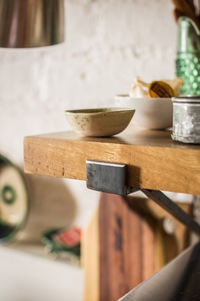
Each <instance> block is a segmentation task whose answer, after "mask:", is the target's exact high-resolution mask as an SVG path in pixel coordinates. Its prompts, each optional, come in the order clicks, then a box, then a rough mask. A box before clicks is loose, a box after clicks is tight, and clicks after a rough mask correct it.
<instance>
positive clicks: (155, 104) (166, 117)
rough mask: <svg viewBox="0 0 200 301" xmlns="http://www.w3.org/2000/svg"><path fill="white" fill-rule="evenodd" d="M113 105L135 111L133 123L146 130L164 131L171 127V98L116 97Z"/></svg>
mask: <svg viewBox="0 0 200 301" xmlns="http://www.w3.org/2000/svg"><path fill="white" fill-rule="evenodd" d="M115 105H116V106H119V107H122V106H123V107H126V108H130V109H135V110H136V112H135V116H134V123H135V124H137V125H138V126H140V127H142V128H146V129H166V128H169V127H171V126H172V119H173V105H172V101H171V98H133V97H130V96H128V95H117V96H116V97H115Z"/></svg>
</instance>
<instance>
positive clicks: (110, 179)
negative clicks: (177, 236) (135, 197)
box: [86, 160, 200, 234]
mask: <svg viewBox="0 0 200 301" xmlns="http://www.w3.org/2000/svg"><path fill="white" fill-rule="evenodd" d="M126 171H127V165H126V164H118V163H108V162H101V161H91V160H87V161H86V173H87V175H86V176H87V187H88V188H89V189H93V190H97V191H101V192H107V193H113V194H120V195H127V194H129V193H132V192H135V191H138V190H141V191H142V192H143V193H144V194H145V195H146V196H147V197H148V198H150V199H151V200H153V201H154V202H156V203H157V204H159V205H160V206H161V207H163V208H164V209H165V210H167V211H168V212H169V213H170V214H172V215H173V216H174V217H175V218H176V219H178V220H179V221H180V222H181V223H183V224H184V225H186V226H187V227H188V228H190V230H192V231H194V232H195V233H197V234H200V225H199V224H198V223H197V222H196V221H195V220H194V219H193V218H192V217H191V216H190V215H188V214H187V213H185V211H183V210H182V209H181V208H180V207H179V206H178V205H177V204H176V203H175V202H173V201H172V200H171V199H170V198H168V197H167V196H166V195H165V194H164V193H163V192H161V191H158V190H152V189H140V188H139V189H138V188H132V187H128V186H127V185H126V174H127V172H126Z"/></svg>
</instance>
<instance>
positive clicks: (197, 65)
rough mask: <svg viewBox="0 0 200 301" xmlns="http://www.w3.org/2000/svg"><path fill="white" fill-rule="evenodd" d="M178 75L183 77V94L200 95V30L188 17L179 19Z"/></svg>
mask: <svg viewBox="0 0 200 301" xmlns="http://www.w3.org/2000/svg"><path fill="white" fill-rule="evenodd" d="M177 46H178V47H177V57H176V75H177V76H178V77H181V78H182V79H183V82H184V83H183V85H182V87H181V89H180V92H181V94H182V95H200V31H199V29H198V27H197V26H196V24H195V23H194V22H193V21H192V20H191V19H190V18H188V17H181V18H179V20H178V45H177Z"/></svg>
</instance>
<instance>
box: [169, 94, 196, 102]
mask: <svg viewBox="0 0 200 301" xmlns="http://www.w3.org/2000/svg"><path fill="white" fill-rule="evenodd" d="M172 101H173V102H178V103H179V102H184V103H200V96H190V95H186V96H179V97H172Z"/></svg>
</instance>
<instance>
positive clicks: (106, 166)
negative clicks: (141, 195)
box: [86, 160, 127, 195]
mask: <svg viewBox="0 0 200 301" xmlns="http://www.w3.org/2000/svg"><path fill="white" fill-rule="evenodd" d="M86 172H87V187H88V188H89V189H93V190H97V191H102V192H107V193H114V194H121V195H124V194H127V186H126V165H125V164H116V163H107V162H100V161H89V160H87V161H86Z"/></svg>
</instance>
